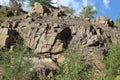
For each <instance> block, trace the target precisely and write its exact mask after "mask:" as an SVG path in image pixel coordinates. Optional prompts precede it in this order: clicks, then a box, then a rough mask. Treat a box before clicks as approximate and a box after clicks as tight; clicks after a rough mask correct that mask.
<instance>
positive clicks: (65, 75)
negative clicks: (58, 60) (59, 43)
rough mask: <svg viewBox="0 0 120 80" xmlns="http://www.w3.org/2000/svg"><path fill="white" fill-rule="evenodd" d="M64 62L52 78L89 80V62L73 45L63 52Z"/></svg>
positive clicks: (58, 79)
mask: <svg viewBox="0 0 120 80" xmlns="http://www.w3.org/2000/svg"><path fill="white" fill-rule="evenodd" d="M64 56H65V63H64V66H62V67H61V69H60V71H58V72H57V74H56V75H55V77H54V80H89V78H90V75H89V73H90V70H91V68H90V63H89V61H87V60H85V59H84V58H83V57H82V56H81V55H80V52H79V51H78V50H76V49H75V47H73V48H70V49H68V50H67V51H65V53H64Z"/></svg>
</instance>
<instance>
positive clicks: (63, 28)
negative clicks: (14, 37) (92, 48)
mask: <svg viewBox="0 0 120 80" xmlns="http://www.w3.org/2000/svg"><path fill="white" fill-rule="evenodd" d="M24 22H25V23H24ZM16 30H17V31H18V32H19V33H20V35H21V36H22V38H23V39H24V43H25V44H26V45H27V46H28V47H30V48H31V49H33V50H34V52H35V53H59V52H61V51H63V50H64V48H67V46H68V43H69V41H70V40H71V30H70V28H69V26H68V25H66V24H62V23H61V24H60V23H51V22H46V23H40V22H37V21H34V22H32V21H31V22H30V21H29V20H26V19H25V20H23V21H22V22H21V23H19V27H18V28H17V29H16Z"/></svg>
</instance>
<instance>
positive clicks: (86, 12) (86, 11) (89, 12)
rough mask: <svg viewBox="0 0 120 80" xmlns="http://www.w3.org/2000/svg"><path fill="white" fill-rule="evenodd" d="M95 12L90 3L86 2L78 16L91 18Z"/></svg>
mask: <svg viewBox="0 0 120 80" xmlns="http://www.w3.org/2000/svg"><path fill="white" fill-rule="evenodd" d="M97 12H98V11H97V10H96V9H94V8H93V6H92V5H91V4H88V5H86V6H83V8H82V11H81V12H80V16H81V18H92V17H94V14H96V13H97Z"/></svg>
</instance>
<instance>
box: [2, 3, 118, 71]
mask: <svg viewBox="0 0 120 80" xmlns="http://www.w3.org/2000/svg"><path fill="white" fill-rule="evenodd" d="M64 12H65V10H64V9H63V8H55V7H52V6H51V7H50V6H49V7H48V6H45V5H41V4H38V3H35V7H34V8H33V9H32V10H31V11H30V12H28V14H26V15H24V16H23V17H19V18H17V19H13V20H7V21H6V22H5V23H3V24H1V26H0V48H2V47H5V46H8V48H10V46H11V45H12V43H13V42H14V40H13V38H12V36H15V34H16V33H18V34H19V35H20V36H21V37H22V38H23V40H24V45H26V46H28V47H29V48H31V49H32V50H33V51H34V53H36V54H49V55H53V54H54V55H57V54H60V53H61V52H63V51H64V50H66V49H67V48H69V47H70V46H74V45H75V46H76V47H77V49H78V50H79V51H80V53H81V55H83V56H84V57H90V58H91V59H93V60H92V62H93V65H97V64H98V66H97V68H96V69H98V68H99V70H102V68H101V67H100V66H99V62H98V61H97V62H96V61H95V60H96V59H99V57H96V56H97V55H100V56H101V55H106V54H107V51H108V47H109V45H110V44H111V43H113V42H114V41H115V39H116V38H118V37H120V31H119V29H118V28H116V27H114V23H113V21H112V20H111V19H109V18H107V17H103V16H100V17H98V18H97V19H96V20H95V19H89V20H88V19H86V20H82V19H80V18H79V17H76V16H73V15H68V14H65V13H64ZM36 14H37V15H36ZM8 25H9V26H8ZM54 58H55V57H54ZM48 59H49V58H48ZM35 60H36V61H38V62H40V60H39V59H38V58H35ZM35 60H33V62H34V63H35V65H36V64H37V63H36V61H35ZM57 60H58V61H60V62H61V61H62V62H63V60H64V58H63V60H59V59H58V57H57ZM50 61H51V59H50ZM48 62H49V61H48ZM50 63H51V62H50ZM40 64H41V63H40ZM46 64H47V63H46ZM35 67H39V65H37V66H35ZM37 69H38V68H37Z"/></svg>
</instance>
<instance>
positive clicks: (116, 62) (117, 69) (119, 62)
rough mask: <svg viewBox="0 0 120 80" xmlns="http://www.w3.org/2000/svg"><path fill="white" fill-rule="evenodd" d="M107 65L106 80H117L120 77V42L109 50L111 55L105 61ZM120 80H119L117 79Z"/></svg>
mask: <svg viewBox="0 0 120 80" xmlns="http://www.w3.org/2000/svg"><path fill="white" fill-rule="evenodd" d="M104 62H105V64H106V74H107V75H106V79H105V80H115V78H116V77H117V78H118V76H120V42H118V43H117V44H114V45H112V46H111V47H110V49H109V54H108V55H107V56H106V57H105V60H104ZM117 80H118V79H117Z"/></svg>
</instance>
